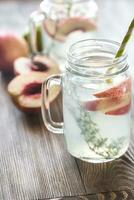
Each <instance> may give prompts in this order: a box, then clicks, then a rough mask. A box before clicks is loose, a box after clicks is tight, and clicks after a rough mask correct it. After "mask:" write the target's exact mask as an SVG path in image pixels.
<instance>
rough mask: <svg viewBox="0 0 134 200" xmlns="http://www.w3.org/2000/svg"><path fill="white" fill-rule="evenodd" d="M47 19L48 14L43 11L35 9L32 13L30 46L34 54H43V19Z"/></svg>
mask: <svg viewBox="0 0 134 200" xmlns="http://www.w3.org/2000/svg"><path fill="white" fill-rule="evenodd" d="M45 19H46V14H45V13H44V12H42V11H34V12H33V13H32V14H31V15H30V20H29V30H30V47H31V53H32V56H34V55H37V54H41V53H42V51H43V50H44V49H43V21H44V20H45Z"/></svg>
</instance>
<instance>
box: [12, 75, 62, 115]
mask: <svg viewBox="0 0 134 200" xmlns="http://www.w3.org/2000/svg"><path fill="white" fill-rule="evenodd" d="M45 78H47V75H46V74H45V73H42V72H31V73H29V74H28V75H18V76H16V77H15V78H14V79H13V80H12V81H11V82H10V83H9V85H8V92H9V94H10V96H11V98H12V99H13V102H14V103H15V105H16V106H17V107H18V108H19V109H20V110H21V111H24V112H27V113H29V112H37V111H40V109H41V85H42V83H43V81H44V80H45ZM59 93H60V88H59V87H58V86H53V87H51V89H50V98H49V100H50V102H52V101H54V100H55V98H56V97H57V96H58V94H59Z"/></svg>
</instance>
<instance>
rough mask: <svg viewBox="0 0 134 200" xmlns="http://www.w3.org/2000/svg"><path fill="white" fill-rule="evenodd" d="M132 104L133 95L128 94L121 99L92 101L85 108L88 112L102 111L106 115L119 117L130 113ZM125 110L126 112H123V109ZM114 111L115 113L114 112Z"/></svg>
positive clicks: (111, 98) (106, 98) (85, 104)
mask: <svg viewBox="0 0 134 200" xmlns="http://www.w3.org/2000/svg"><path fill="white" fill-rule="evenodd" d="M130 103H131V93H130V92H128V93H126V94H124V95H122V96H121V97H110V98H108V97H105V98H99V99H96V100H91V101H88V102H85V103H84V108H85V109H86V110H87V111H101V112H103V113H105V114H111V115H114V113H115V115H117V113H118V115H119V114H125V113H124V112H125V111H126V112H128V109H127V108H129V106H128V105H130ZM124 107H125V108H126V109H124V112H121V108H124ZM112 111H113V112H112Z"/></svg>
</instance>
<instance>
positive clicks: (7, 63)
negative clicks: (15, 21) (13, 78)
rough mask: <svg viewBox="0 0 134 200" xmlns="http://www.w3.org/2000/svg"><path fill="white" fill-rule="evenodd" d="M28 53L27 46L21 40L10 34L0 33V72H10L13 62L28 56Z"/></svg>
mask: <svg viewBox="0 0 134 200" xmlns="http://www.w3.org/2000/svg"><path fill="white" fill-rule="evenodd" d="M28 52H29V49H28V45H27V43H26V41H25V40H24V39H23V38H21V37H19V36H17V35H15V34H14V33H11V32H10V33H9V32H1V33H0V70H2V71H4V72H12V71H13V62H14V60H15V59H16V58H19V57H21V56H28Z"/></svg>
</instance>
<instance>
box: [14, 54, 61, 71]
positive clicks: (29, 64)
mask: <svg viewBox="0 0 134 200" xmlns="http://www.w3.org/2000/svg"><path fill="white" fill-rule="evenodd" d="M30 72H43V73H46V74H48V75H50V74H54V73H59V67H58V64H57V63H56V62H55V61H54V60H52V59H50V58H48V57H46V56H40V55H38V56H35V57H34V58H33V60H31V59H30V58H27V57H20V58H18V59H16V60H15V62H14V73H15V74H16V75H19V74H28V73H30Z"/></svg>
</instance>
